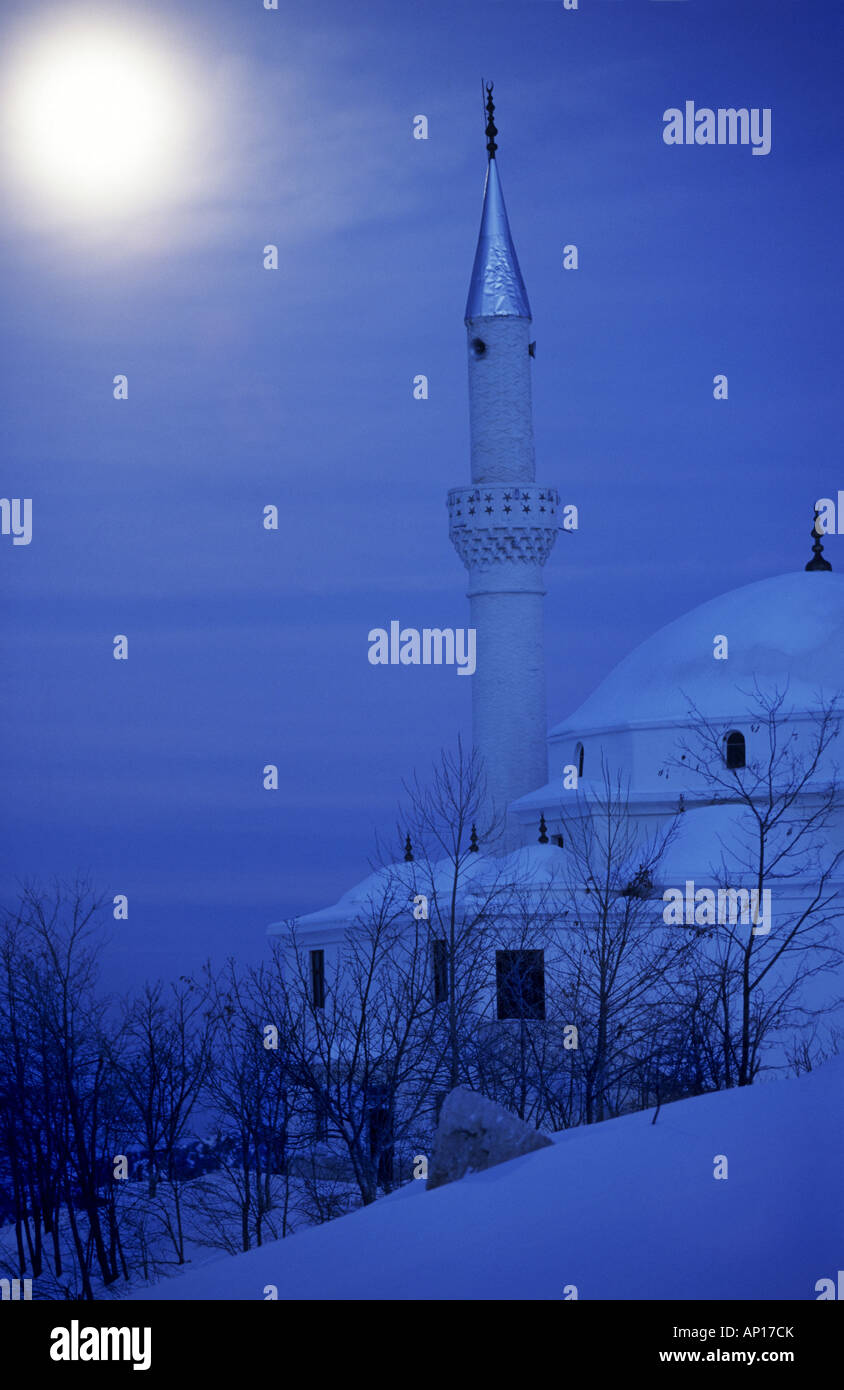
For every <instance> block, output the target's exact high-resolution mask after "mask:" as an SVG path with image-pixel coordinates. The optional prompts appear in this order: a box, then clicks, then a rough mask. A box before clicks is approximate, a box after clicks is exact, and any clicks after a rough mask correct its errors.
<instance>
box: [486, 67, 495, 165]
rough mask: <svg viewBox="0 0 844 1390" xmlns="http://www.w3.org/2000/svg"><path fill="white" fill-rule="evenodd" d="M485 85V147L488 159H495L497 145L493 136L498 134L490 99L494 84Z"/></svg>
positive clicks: (493, 108)
mask: <svg viewBox="0 0 844 1390" xmlns="http://www.w3.org/2000/svg"><path fill="white" fill-rule="evenodd" d="M485 85H486V110H487V116H488V120H487V123H486V148H487V153H488V155H489V157H490V159H495V151H496V150H497V149H498V146H497V145H496V143H495V137H496V135H497V134H498V130H497V128H496V125H495V122H494V120H493V116H494V115H495V102H494V101H493V99H492V89H493V86H494V85H495V84H494V83H493V82H487V83H486V84H485Z"/></svg>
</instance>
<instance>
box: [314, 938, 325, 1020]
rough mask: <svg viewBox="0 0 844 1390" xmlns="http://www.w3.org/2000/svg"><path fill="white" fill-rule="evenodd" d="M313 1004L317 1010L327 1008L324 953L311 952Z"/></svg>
mask: <svg viewBox="0 0 844 1390" xmlns="http://www.w3.org/2000/svg"><path fill="white" fill-rule="evenodd" d="M311 1002H312V1003H313V1006H314V1008H315V1009H324V1008H325V952H324V951H311Z"/></svg>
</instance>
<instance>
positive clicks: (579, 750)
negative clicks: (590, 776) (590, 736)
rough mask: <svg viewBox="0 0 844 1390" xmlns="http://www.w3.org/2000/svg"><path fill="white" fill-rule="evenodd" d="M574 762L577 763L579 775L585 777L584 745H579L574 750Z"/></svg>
mask: <svg viewBox="0 0 844 1390" xmlns="http://www.w3.org/2000/svg"><path fill="white" fill-rule="evenodd" d="M574 760H575V762H576V763H577V775H578V777H582V776H583V744H582V743H579V744H578V745H577V747H576V748H575V750H574Z"/></svg>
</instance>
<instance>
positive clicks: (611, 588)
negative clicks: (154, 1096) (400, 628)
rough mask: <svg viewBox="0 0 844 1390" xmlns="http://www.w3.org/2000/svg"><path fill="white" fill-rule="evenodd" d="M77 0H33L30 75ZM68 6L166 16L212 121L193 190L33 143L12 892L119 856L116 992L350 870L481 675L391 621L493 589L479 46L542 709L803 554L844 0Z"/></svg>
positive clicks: (306, 901) (15, 364) (15, 651)
mask: <svg viewBox="0 0 844 1390" xmlns="http://www.w3.org/2000/svg"><path fill="white" fill-rule="evenodd" d="M75 8H76V7H75V5H74V3H73V0H65V2H64V3H63V4H62V5H60V6H54V7H52V8H51V7H50V6H49V5H47V6H40V5H39V6H38V7H33V6H32V5H31V4H29V3H27V4H19V3H16V0H7V3H5V4H4V10H3V16H2V20H0V51H2V52H3V54H4V58H3V62H2V66H3V67H4V77H5V78H8V75H9V73H10V72H11V71H13V68H14V63H15V62H16V61H18V58H17V56H16V55H18V53H19V52H22V51H24V49H25V47H26V45H27V44H28V43H30V42H34V41H35V40H36V39H37V38H38V37H39V35H41V34H42V33H45V32H49V30H50V28H51V26H53V25H55V24H58V23H60V22H63V21H64V20H65V19H66V17H67V15H68V14H72V13H74V12H75ZM79 10H80V12H84V13H85V15H87V16H93V21H94V22H99V21H98V15H100V14H101V15H102V17H103V22H106V21H107V22H108V23H109V25H111V26H112V27H114V26H117V27H118V28H120V27H125V31H126V34H127V38H128V40H129V41H130V42H131V38H132V35H133V34H134V33H135V31H136V30H137V28H138V26H141V27H142V28H143V31H144V33H145V34H147V35H149V36H152V37H153V38H154V40H155V42H156V44H157V45H158V46H159V47H160V48H161V49H162V51H164V52H165V53H166V54H167V55H168V60H169V61H170V63H171V64H172V67H173V70H174V71H175V72H176V73H178V74H181V75H182V77H183V81H184V93H185V100H186V101H187V100H188V97H189V94H190V99H191V100H192V101H193V102H194V109H195V113H196V129H195V133H194V136H193V138H192V140H191V143H190V151H189V154H190V158H189V162H188V166H187V168H186V169H185V172H184V177H183V179H182V181H181V183H180V185H179V187H178V188H177V189H175V190H171V192H170V193H169V194H168V195H167V196H166V197H164V198H163V199H161V200H158V201H156V200H152V201H151V202H150V204H149V205H148V206H147V205H144V206H142V208H141V209H140V211H138V210H133V211H131V212H130V211H127V210H126V209H124V208H122V207H121V206H120V204H119V200H117V201H116V203H115V206H113V207H110V208H109V209H108V211H107V212H106V213H104V214H103V215H101V216H99V217H98V218H97V219H96V220H92V221H89V222H84V221H83V222H81V223H79V222H74V223H70V222H68V221H67V219H64V218H63V215H62V214H61V213H60V212H58V211H57V209H56V208H55V207H54V206H53V204H52V202H51V198H50V196H49V189H43V190H41V191H40V192H38V191H36V192H33V191H32V190H31V189H30V190H28V191H24V190H23V189H22V188H21V187H19V186H18V185H17V184H16V183H15V182H14V179H13V177H12V175H11V173H10V172H9V170H8V168H7V167H6V165H7V164H8V160H6V164H5V165H4V171H3V184H4V186H3V198H2V203H3V208H4V214H3V219H2V221H3V225H2V231H1V232H0V235H1V236H2V265H3V270H2V278H0V320H1V321H2V325H3V332H2V344H3V346H2V353H3V363H2V386H1V387H0V392H2V396H0V430H1V431H2V449H0V495H2V496H6V497H32V499H33V513H34V529H33V540H32V543H31V545H29V546H28V547H12V546H11V544H10V538H9V537H6V536H0V630H2V634H3V636H2V641H3V655H4V660H3V663H2V670H0V709H2V727H3V738H2V740H0V778H2V786H3V789H4V796H3V807H4V810H3V822H4V823H3V834H2V849H0V892H2V894H3V896H4V898H8V897H9V896H10V895H11V894H12V893H13V890H14V883H15V881H16V879H18V878H21V877H28V876H38V877H41V878H45V879H46V878H50V877H52V876H53V875H59V876H62V877H64V876H68V875H71V874H74V873H75V872H76V871H77V870H84V871H88V872H90V874H91V876H92V878H93V879H94V881H95V882H96V883H97V884H99V885H100V886H101V887H102V888H103V890H104V891H107V892H109V893H110V894H111V893H118V892H123V893H127V894H128V895H129V899H130V917H129V922H128V923H126V924H117V923H116V924H115V929H114V941H113V945H112V949H111V952H110V955H109V970H110V973H111V977H112V979H113V980H114V981H115V983H116V984H118V985H123V984H126V983H128V982H129V981H130V980H131V979H135V978H137V977H138V975H145V974H150V975H159V974H160V975H165V976H169V975H172V974H176V973H180V972H183V971H185V970H189V969H191V968H194V967H195V966H196V965H197V963H198V962H199V961H200V960H201V959H202V958H203V957H204V956H205V955H206V954H208V953H210V954H212V955H213V956H215V957H216V958H219V957H220V956H222V955H223V954H226V953H227V952H233V953H234V954H236V955H238V956H241V957H242V958H251V959H257V958H258V957H259V956H260V954H261V952H262V951H263V950H264V949H265V948H264V940H263V931H264V927H265V925H266V923H267V922H269V921H271V920H275V919H278V918H279V917H281V916H283V915H287V914H289V913H294V912H297V911H307V910H310V909H313V908H317V907H320V906H324V905H326V904H327V903H328V902H331V901H333V900H334V899H336V898H337V897H338V896H339V894H340V893H341V892H342V891H343V890H344V889H345V888H347V887H348V886H350V884H351V883H352V882H354V881H356V879H358V878H360V877H362V876H363V874H364V873H365V872H366V869H367V861H368V858H369V857H370V855H371V854H372V852H373V848H374V835H375V832H376V831H378V832H380V833H381V834H383V835H386V836H387V837H389V836H390V835H391V834H392V832H393V827H394V826H395V822H396V807H397V803H398V801H399V799H400V796H401V782H402V779H404V778H407V777H408V776H409V775H410V774H411V773H412V772H413V770H414V768H418V769H420V770H422V771H424V769H425V768H426V767H427V766H428V765H429V764H430V763H431V761H432V760H433V759H434V758H435V756H436V755H437V752H438V749H439V748H440V747H441V746H442V745H444V744H452V743H453V741H454V739H455V737H456V735H457V733H458V731H462V732H463V734H464V735H468V733H469V704H470V694H469V689H468V685H469V682H468V681H466V680H459V679H457V676H456V672H455V671H454V670H453V669H449V668H447V667H442V668H423V667H409V668H391V667H373V666H370V665H369V664H368V662H367V659H366V654H367V646H368V644H367V633H368V631H369V629H370V628H372V627H380V626H386V625H388V623H389V621H390V619H392V618H398V619H400V620H401V621H402V623H403V624H405V625H408V626H417V627H422V626H426V625H433V626H461V625H464V624H465V623H466V621H467V616H468V604H467V602H466V599H465V587H466V585H465V572H464V570H463V568H462V566H461V564H460V562H459V560H458V558H457V556H456V554H455V552H454V551H453V550H452V548H451V545H450V543H449V540H448V533H447V520H446V509H445V494H446V492H447V490H448V488H449V487H454V486H459V485H461V484H464V483H468V481H469V449H468V443H469V441H468V407H467V389H466V363H465V344H464V329H463V324H462V315H463V308H464V304H465V298H466V290H467V287H468V280H469V274H470V271H471V266H472V259H473V254H474V246H475V239H476V236H477V228H478V221H479V216H480V202H481V192H482V187H483V178H484V169H485V153H484V138H483V123H482V119H481V111H480V81H481V78H482V77H486V78H487V79H494V81H495V84H496V88H495V90H496V98H497V102H498V106H497V114H496V120H497V123H498V126H499V131H500V134H499V145H500V149H499V162H500V173H501V177H502V181H503V185H504V191H505V196H506V199H507V205H508V210H509V215H510V223H511V227H512V231H513V236H514V239H515V242H516V246H517V249H518V254H519V260H520V263H521V267H522V272H523V274H524V278H525V282H526V285H527V289H528V293H529V296H530V302H531V307H532V310H533V315H534V336H535V337H536V340H537V344H538V346H537V357H536V361H535V363H534V375H533V385H534V420H535V430H536V445H537V469H538V477H539V478H540V479H541V480H542V481H543V482H547V483H549V484H552V485H556V486H557V487H558V488H559V490H560V492H561V494H562V496H563V500H564V501H566V502H574V503H576V504H577V506H578V508H579V514H580V529H579V531H578V532H577V534H576V535H562V536H561V537H560V539H559V541H558V543H557V546H556V549H555V551H554V553H553V554H552V557H551V560H550V562H549V565H548V567H547V569H546V578H547V586H548V598H547V601H546V650H547V666H548V709H549V719H550V721H551V722H552V723H555V722H558V721H559V720H560V719H562V718H563V717H564V716H565V715H566V714H567V713H569V712H570V711H571V710H572V709H573V708H575V707H576V706H577V705H578V704H579V703H580V702H581V700H582V699H584V698H585V697H586V695H587V694H588V693H589V691H590V690H591V689H592V688H593V687H594V686H595V684H596V683H597V682H598V681H599V680H600V679H601V678H602V676H603V675H605V674H606V673H607V671H608V670H610V669H611V667H612V666H614V665H615V663H616V662H617V661H618V660H620V659H621V657H623V656H624V655H625V653H626V652H627V651H628V650H629V649H630V647H631V646H633V645H635V644H636V643H638V642H639V641H641V640H642V639H644V638H645V637H646V636H647V635H648V634H649V633H651V632H652V631H653V630H654V629H655V628H656V627H658V626H660V625H662V624H663V623H665V622H668V621H670V620H671V619H673V618H675V617H677V616H679V615H680V614H681V613H682V612H684V611H685V610H687V609H688V608H690V607H692V606H694V605H695V604H697V603H700V602H703V601H704V600H706V599H708V598H710V597H712V596H713V595H715V594H717V593H719V592H721V591H723V590H725V589H729V588H733V587H736V586H738V585H740V584H743V583H749V582H751V581H753V580H755V579H759V578H763V577H765V576H767V575H773V574H777V573H781V572H784V571H788V570H795V569H802V567H803V565H804V564H805V562H806V560H807V559H808V558H809V553H810V540H809V529H810V526H811V509H812V504H813V501H814V499H815V498H816V497H818V496H821V495H826V496H835V494H836V491H837V489H838V487H839V486H841V487H844V473H842V470H841V465H840V462H839V459H840V442H839V435H840V424H839V419H840V398H841V391H840V381H841V378H842V361H841V346H840V330H839V324H840V318H841V310H840V305H841V269H840V251H839V245H840V226H841V213H842V206H841V205H842V194H841V184H840V176H839V169H840V159H841V139H840V122H841V100H840V70H839V64H840V59H839V55H840V51H841V48H840V45H841V38H842V20H841V18H840V15H839V14H838V13H837V12H836V10H835V9H834V7H832V6H830V5H828V4H825V3H818V2H817V0H814V2H810V3H804V4H797V3H792V2H791V0H789V3H782V0H732V3H714V2H713V0H707V3H705V4H704V3H699V2H698V0H686V2H684V0H580V8H579V10H578V11H576V12H571V11H565V10H564V9H563V6H562V3H557V0H529V2H528V3H512V2H511V0H495V3H488V0H485V3H477V4H476V3H473V0H462V2H461V0H450V3H448V4H426V5H423V6H419V5H415V4H410V3H398V2H397V0H391V2H390V3H386V4H382V3H367V4H366V5H365V6H359V7H354V6H348V5H347V4H342V5H341V4H334V3H313V4H308V5H290V4H285V0H280V8H279V10H278V11H277V12H274V11H265V10H264V9H263V7H262V5H261V3H259V0H249V3H246V2H245V0H241V2H240V3H237V4H232V3H230V0H227V3H213V0H204V2H203V3H190V2H188V0H170V2H169V3H168V4H166V5H165V4H160V5H156V4H138V3H132V4H128V3H118V4H113V5H110V6H108V7H107V8H105V7H103V8H102V10H101V11H98V10H97V7H96V6H91V5H86V6H80V7H79ZM687 99H692V100H695V101H696V103H697V105H698V106H699V107H700V106H711V107H717V106H747V107H753V106H758V107H770V108H771V110H772V113H773V114H772V126H773V140H772V149H771V153H770V154H769V155H767V156H764V157H754V156H752V155H751V153H750V150H749V149H748V148H746V147H744V148H742V147H735V148H728V147H714V148H711V147H702V148H700V147H692V148H686V147H679V148H675V147H669V146H666V145H665V144H664V143H663V141H662V129H663V123H662V113H663V111H664V110H665V109H666V108H667V107H672V106H682V105H683V103H684V102H685V101H686V100H687ZM420 113H422V114H425V115H426V116H427V117H428V121H429V138H428V140H427V141H417V140H414V139H412V121H413V117H414V116H415V115H417V114H420ZM7 138H8V137H7ZM267 243H275V244H277V245H278V248H279V260H280V268H279V270H278V271H277V272H271V271H266V270H264V269H263V266H262V249H263V247H264V245H265V244H267ZM568 243H575V244H577V246H578V248H579V253H580V268H579V269H578V270H577V271H576V272H567V271H565V270H564V269H563V267H562V248H563V246H564V245H566V244H568ZM121 372H122V373H126V375H127V376H128V378H129V398H128V400H126V401H122V402H117V401H115V400H114V399H113V396H112V379H113V377H114V375H115V374H116V373H121ZM717 372H724V373H726V374H727V376H728V378H729V400H728V401H727V402H716V401H714V400H713V396H712V378H713V376H714V375H715V373H717ZM417 373H425V374H426V375H427V376H428V377H429V382H430V396H429V399H428V400H427V401H415V400H414V399H413V397H412V379H413V377H414V375H415V374H417ZM268 503H273V504H275V505H277V506H278V507H279V511H280V518H281V520H280V528H279V530H278V532H276V533H272V532H266V531H264V530H263V529H262V526H261V518H262V509H263V507H264V506H265V505H266V504H268ZM827 555H828V556H829V558H830V559H831V560H832V563H833V566H834V567H835V568H836V569H837V568H840V567H841V565H843V564H844V553H842V550H841V542H840V540H837V539H836V538H835V537H830V538H829V541H828V544H827ZM116 633H125V634H127V636H128V637H129V651H130V655H129V660H128V662H125V663H121V662H115V661H114V660H113V659H112V654H111V653H112V638H113V636H114V635H115V634H116ZM270 762H273V763H277V764H278V766H279V770H280V788H279V790H278V792H274V793H271V792H267V791H265V790H264V789H263V787H262V784H261V770H262V768H263V766H264V765H265V764H266V763H270Z"/></svg>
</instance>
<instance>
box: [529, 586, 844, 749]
mask: <svg viewBox="0 0 844 1390" xmlns="http://www.w3.org/2000/svg"><path fill="white" fill-rule="evenodd" d="M718 636H723V637H726V639H727V642H728V657H727V659H726V660H717V659H716V658H715V656H714V645H713V644H714V640H715V638H716V637H718ZM786 681H787V682H788V697H787V704H788V705H790V706H792V707H793V708H795V709H798V710H807V709H816V708H817V705H818V696H819V694H822V695H823V696H824V697H826V698H829V697H830V696H832V695H834V694H837V693H839V692H840V691H844V575H840V574H832V573H828V572H822V573H808V574H807V573H805V572H802V571H801V572H800V573H797V574H782V575H778V576H777V577H776V578H774V579H762V580H760V581H759V582H758V583H755V584H747V585H745V586H744V587H743V588H741V589H732V590H731V591H730V592H729V593H726V594H721V596H720V597H719V598H715V599H710V600H709V602H708V603H702V604H701V605H700V607H698V608H693V609H692V611H691V612H690V613H686V614H685V615H684V616H683V617H682V618H677V619H676V620H675V621H674V622H672V623H668V625H667V626H666V627H663V628H660V629H659V631H658V632H655V633H654V634H653V636H652V637H648V638H647V639H646V640H645V641H644V642H642V643H641V645H640V646H638V647H636V648H635V650H634V651H632V652H630V654H629V655H628V656H626V657H625V658H624V660H623V661H621V662H619V664H618V665H617V666H616V667H615V669H614V670H612V671H611V672H610V674H609V675H608V676H607V677H606V678H605V679H604V680H603V681H602V682H601V684H600V685H599V686H598V687H597V689H596V690H595V691H594V692H593V694H591V695H590V696H589V698H588V699H587V700H585V701H584V703H583V704H582V705H581V706H580V707H579V709H577V710H575V711H574V713H573V714H571V715H569V717H568V718H567V719H565V720H564V721H563V722H562V723H561V724H558V725H557V726H556V727H555V728H554V729H552V730H551V735H550V737H551V739H552V740H554V739H555V738H557V737H558V736H560V735H565V734H567V733H569V732H570V731H572V730H576V731H578V732H579V733H588V732H589V731H590V730H598V729H608V728H612V727H614V726H618V725H624V726H628V725H630V724H639V723H643V724H648V723H651V722H652V721H657V722H659V723H664V722H666V721H670V720H676V721H678V722H680V723H685V722H686V720H687V711H688V706H689V701H690V700H691V701H693V702H694V704H695V705H697V707H698V708H699V709H700V710H701V711H702V712H703V713H704V714H706V715H707V717H709V718H712V719H719V718H722V717H724V718H729V717H731V716H733V715H735V714H736V713H737V710H739V709H742V708H744V707H745V706H746V703H747V702H746V700H742V699H741V698H739V699H737V689H738V690H749V689H752V687H753V685H754V682H758V683H759V685H760V686H761V687H762V688H763V689H768V690H771V689H773V688H774V687H775V686H777V687H779V688H780V689H782V687H783V686H784V685H785V683H786Z"/></svg>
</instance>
